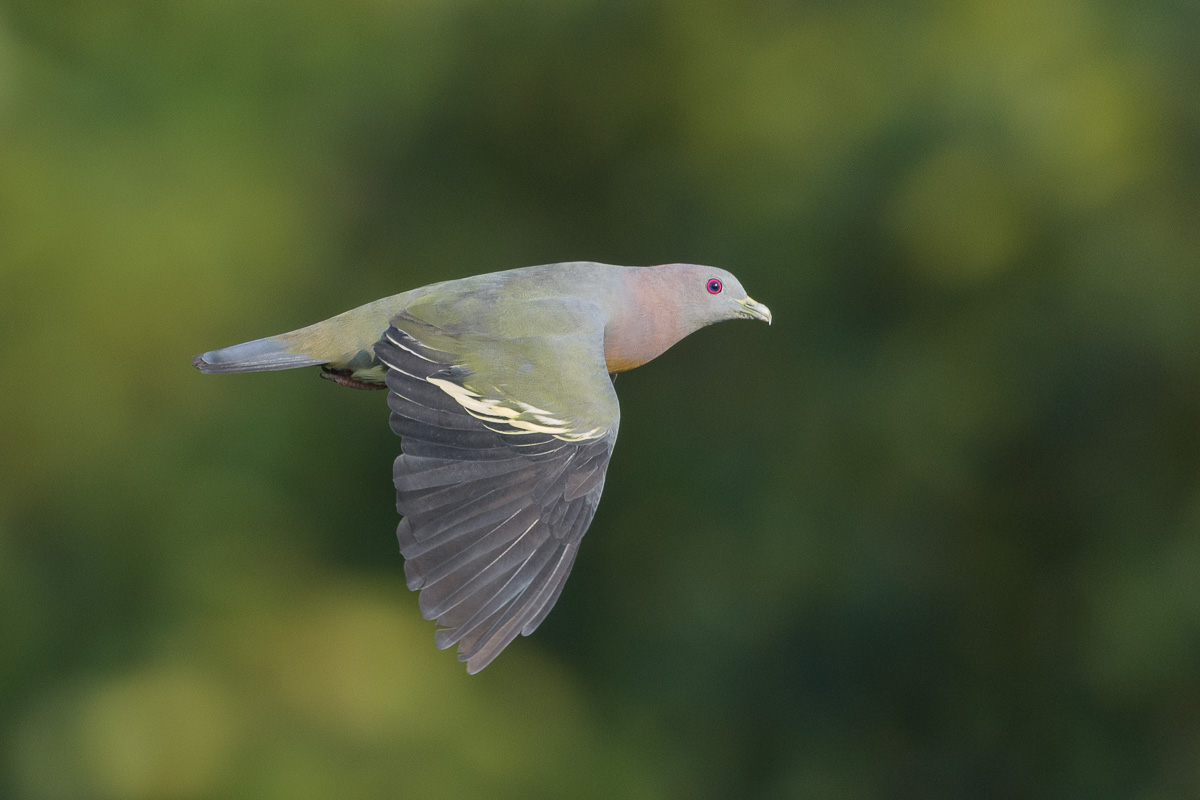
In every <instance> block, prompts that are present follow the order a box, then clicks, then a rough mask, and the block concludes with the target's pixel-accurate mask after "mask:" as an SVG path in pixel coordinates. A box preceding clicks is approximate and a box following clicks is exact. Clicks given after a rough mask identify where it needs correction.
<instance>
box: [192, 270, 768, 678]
mask: <svg viewBox="0 0 1200 800" xmlns="http://www.w3.org/2000/svg"><path fill="white" fill-rule="evenodd" d="M739 318H744V319H753V320H761V321H763V322H766V323H768V324H770V322H771V311H770V309H768V308H767V307H766V306H765V305H763V304H762V303H759V302H757V301H755V300H753V299H752V298H751V297H750V296H749V295H748V294H746V291H745V290H744V289H743V288H742V285H741V283H739V282H738V280H737V278H735V277H734V276H733V275H732V274H731V273H729V272H728V271H726V270H724V269H719V268H716V267H710V266H704V265H699V264H662V265H658V266H650V267H622V266H616V265H611V264H600V263H594V262H588V261H575V262H566V263H558V264H545V265H541V266H534V267H523V268H519V269H510V270H505V271H501V272H492V273H488V274H483V275H476V276H473V277H467V278H462V279H458V280H450V281H444V282H441V283H434V284H431V285H428V286H424V287H421V288H417V289H413V290H411V291H407V292H403V293H401V294H397V295H393V296H391V297H385V298H383V299H381V300H376V301H374V302H371V303H367V304H366V305H363V306H359V307H358V308H355V309H353V310H350V311H347V312H345V313H343V314H339V315H337V316H335V317H332V318H330V319H327V320H325V321H323V322H318V323H316V324H314V325H310V326H308V327H306V328H300V329H298V330H294V331H291V332H289V333H283V334H279V335H277V336H268V337H266V338H263V339H256V340H254V341H250V342H245V343H243V344H237V345H233V346H231V347H226V348H223V349H219V350H211V351H209V352H207V353H202V354H200V355H198V356H196V357H195V358H194V359H193V362H192V363H193V365H194V366H195V367H196V368H198V369H199V370H200V371H201V372H204V373H238V372H259V371H268V370H283V369H293V368H298V367H320V368H321V373H320V375H321V377H323V378H326V379H328V380H331V381H334V382H335V383H337V384H340V385H342V386H347V387H351V388H355V389H386V390H387V392H388V394H387V402H388V407H389V409H390V426H391V429H392V431H393V432H395V433H396V434H398V435H399V436H400V455H399V456H398V457H397V458H396V460H395V462H394V465H393V470H392V479H393V482H394V484H395V489H396V508H397V510H398V512H399V513H400V514H401V515H402V519H401V520H400V522H399V525H398V526H397V529H396V537H397V539H398V541H399V544H400V553H401V555H402V556H403V557H404V573H405V579H406V583H407V585H408V588H409V589H411V590H413V591H417V592H419V595H418V605H419V607H420V610H421V615H422V616H423V617H424V618H425V619H427V620H436V621H437V625H438V626H439V627H438V629H437V631H436V633H435V644H436V646H437V647H438V648H439V649H446V648H448V647H451V646H453V645H456V644H457V645H458V659H459V660H460V661H464V662H466V667H467V672H468V673H470V674H474V673H477V672H479V671H480V670H482V669H483V668H484V667H486V666H487V665H488V664H490V663H491V662H492V660H493V659H495V658H496V656H497V655H499V654H500V652H501V651H502V650H504V648H505V647H507V646H508V645H509V644H510V643H511V642H512V641H513V640H514V639H515V638H516V637H517V636H518V635H525V636H528V635H529V634H531V633H533V631H534V629H536V628H537V627H538V625H540V624H541V622H542V620H544V619H545V618H546V615H547V614H548V613H549V612H550V609H551V608H552V607H553V606H554V604H555V602H556V601H557V600H558V598H559V595H560V593H561V592H562V589H563V585H564V583H565V581H566V579H567V575H568V573H569V572H570V571H571V567H572V565H573V564H574V561H575V556H576V554H577V552H578V550H579V545H580V541H581V540H582V538H583V535H584V533H585V532H586V531H587V529H588V526H589V525H590V524H591V522H592V517H593V516H594V515H595V513H596V506H597V504H598V503H599V502H600V494H601V491H602V490H603V488H604V478H605V474H606V472H607V469H608V464H609V459H610V457H611V456H612V452H613V446H614V445H615V443H616V440H617V428H618V425H619V422H620V406H619V405H618V402H617V394H616V391H615V387H614V382H615V380H616V375H617V374H619V373H621V372H625V371H627V370H630V369H633V368H635V367H638V366H641V365H642V364H645V363H646V362H648V361H650V360H652V359H654V358H655V357H657V356H659V355H661V354H662V353H663V352H665V351H666V350H667V349H668V348H670V347H671V346H672V345H674V344H675V343H676V342H678V341H679V340H681V339H683V338H684V337H685V336H687V335H689V334H691V333H693V332H694V331H697V330H699V329H700V328H703V327H705V326H707V325H710V324H713V323H716V322H720V321H722V320H728V319H739Z"/></svg>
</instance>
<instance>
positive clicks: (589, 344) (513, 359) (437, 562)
mask: <svg viewBox="0 0 1200 800" xmlns="http://www.w3.org/2000/svg"><path fill="white" fill-rule="evenodd" d="M581 322H586V320H583V321H581ZM591 327H593V326H591V325H590V324H581V326H580V329H579V332H578V333H576V334H574V335H573V336H571V337H569V338H570V341H563V339H562V337H558V338H557V339H556V340H555V341H551V342H549V343H546V342H542V343H541V344H535V345H534V347H533V350H532V351H531V350H530V349H529V348H528V347H524V348H521V352H520V353H519V354H514V353H512V352H508V351H506V350H505V349H504V347H505V344H506V343H505V342H499V341H483V340H480V338H479V337H478V336H472V337H471V338H470V339H466V338H465V337H463V336H461V335H454V334H453V333H451V332H447V331H445V330H444V329H436V330H435V329H431V327H430V326H429V324H428V323H427V322H424V321H422V320H418V319H416V318H415V317H412V316H409V315H407V314H405V313H402V314H400V315H398V316H397V317H395V318H393V320H392V325H391V327H390V328H389V329H388V331H387V334H386V335H385V336H384V338H383V339H381V340H380V341H379V343H378V344H376V345H375V353H376V356H377V357H378V358H379V360H380V361H381V362H382V363H383V364H384V365H385V366H386V368H387V376H386V380H387V386H388V389H389V393H388V405H389V407H390V408H391V412H392V414H391V427H392V430H393V431H395V432H396V433H397V434H399V436H400V437H401V438H402V440H403V441H402V444H401V450H402V455H400V456H399V457H398V458H397V459H396V462H395V468H394V481H395V484H396V507H397V509H398V510H399V512H400V513H401V514H403V515H404V519H403V520H401V522H400V525H399V527H398V528H397V531H396V535H397V538H398V539H399V541H400V552H401V553H402V554H403V555H404V558H405V563H404V571H405V575H406V577H407V579H408V587H409V588H410V589H413V590H419V591H420V606H421V614H422V615H423V616H424V617H425V618H426V619H436V620H437V622H438V624H439V625H441V626H442V629H441V630H439V631H438V632H437V636H436V642H437V646H438V647H439V648H443V649H444V648H446V647H450V646H451V645H453V644H456V643H457V644H458V657H459V660H460V661H466V662H467V671H468V672H470V673H475V672H478V671H479V670H481V669H483V668H484V667H486V666H487V665H488V664H489V663H490V662H491V661H492V659H494V658H495V657H496V656H497V655H498V654H499V653H500V651H501V650H503V649H504V648H505V647H506V646H507V645H508V644H509V642H511V641H512V640H513V639H515V638H516V636H517V635H518V634H522V635H525V636H528V635H529V634H530V633H532V632H533V631H534V629H535V628H537V626H538V625H539V624H540V623H541V621H542V620H543V619H544V618H545V617H546V614H548V613H549V611H550V609H551V607H553V605H554V603H555V601H556V600H558V596H559V594H560V593H561V592H562V588H563V584H564V582H565V581H566V579H567V574H568V573H569V572H570V571H571V566H572V564H573V563H574V560H575V555H576V553H577V552H578V549H579V542H580V539H581V538H582V537H583V534H584V532H585V531H586V530H587V528H588V525H589V524H591V521H592V516H593V515H594V514H595V512H596V505H597V504H598V503H599V502H600V492H601V490H602V489H603V487H604V474H605V470H606V469H607V467H608V461H609V457H610V456H611V454H612V448H613V444H614V443H615V442H616V437H617V424H618V417H619V413H618V412H617V405H616V393H615V392H614V390H613V388H612V383H611V381H610V380H609V378H608V375H607V372H606V370H605V367H604V354H603V331H602V329H601V330H600V331H595V330H589V328H591ZM433 343H436V348H437V349H435V347H434V345H433ZM451 349H453V350H455V351H458V352H451ZM481 352H482V353H484V354H485V355H486V354H489V353H490V354H491V355H492V356H493V357H492V358H491V359H490V360H488V359H486V358H485V359H484V360H482V361H481V360H480V359H479V356H480V353H481ZM465 353H470V355H469V356H467V355H465ZM526 365H529V366H526ZM509 373H513V374H509ZM539 381H540V384H538V383H537V382H539ZM514 386H515V387H518V388H519V387H521V386H525V387H530V386H536V389H537V390H536V391H533V390H531V391H530V392H529V393H530V394H534V395H536V396H537V398H538V399H537V402H536V403H534V402H532V401H526V400H524V399H522V398H521V397H519V396H514V395H513V393H512V392H513V387H514ZM597 393H603V395H604V396H603V397H599V398H598V397H596V396H595V395H596V394H597ZM580 394H585V395H587V400H588V402H573V401H578V400H580V398H579V395H580ZM555 398H557V401H558V404H559V406H560V407H559V408H554V407H551V406H553V405H554V402H555ZM581 407H582V408H586V409H588V412H587V413H583V414H582V415H581V414H580V411H579V409H580V408H581ZM596 409H600V412H601V413H597V412H596ZM606 409H611V410H608V411H606Z"/></svg>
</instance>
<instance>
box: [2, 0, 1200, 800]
mask: <svg viewBox="0 0 1200 800" xmlns="http://www.w3.org/2000/svg"><path fill="white" fill-rule="evenodd" d="M1198 8H1200V7H1198V6H1197V5H1196V4H1195V3H1194V2H1189V1H1188V0H1154V1H1152V2H1147V0H1096V1H1094V2H1084V1H1083V0H911V1H909V2H884V1H883V0H875V1H871V0H848V1H846V2H836V3H834V2H825V1H823V0H809V1H808V2H799V1H797V2H785V1H784V0H748V1H745V2H726V1H724V0H649V1H647V2H630V1H625V2H622V1H621V0H618V1H617V2H596V1H594V0H553V2H549V1H547V2H537V1H535V0H438V1H437V2H435V1H434V0H420V1H418V2H409V1H408V0H345V1H343V2H335V3H321V2H303V1H302V0H253V1H252V2H246V0H239V1H238V2H233V1H232V0H187V1H186V2H169V3H164V2H155V1H154V0H94V1H93V2H66V1H61V2H50V1H48V0H3V1H2V2H0V309H2V310H0V359H2V361H3V365H4V372H5V375H4V378H3V380H2V381H0V386H2V387H3V388H2V389H0V410H2V414H0V474H2V476H3V480H2V481H0V796H2V797H6V798H8V797H12V798H29V800H52V799H58V798H62V799H63V800H89V799H90V798H95V799H96V800H108V799H110V798H113V799H120V800H125V799H128V800H193V799H197V800H198V799H202V798H247V799H249V798H254V799H256V800H257V799H258V798H266V799H268V800H270V799H271V798H279V800H293V799H299V800H304V799H305V798H314V799H315V798H331V797H348V798H366V799H369V798H407V797H446V798H453V797H486V798H536V797H578V798H587V797H592V798H613V797H631V798H726V797H762V798H830V799H832V800H841V799H842V798H845V799H847V800H857V799H860V798H861V799H864V800H865V799H873V798H973V799H975V798H983V799H985V800H986V799H988V798H1066V797H1088V798H1133V799H1134V800H1166V799H1167V798H1193V797H1197V796H1200V582H1198V581H1197V575H1198V574H1200V491H1198V490H1200V482H1198V480H1197V475H1198V468H1200V321H1198V319H1197V314H1196V309H1197V303H1198V302H1200V268H1198V267H1200V48H1198V47H1197V31H1200V11H1198ZM576 259H589V260H597V261H605V262H609V263H619V264H654V263H661V262H668V261H693V262H700V263H711V264H717V265H720V266H723V267H727V268H729V269H731V270H732V271H734V272H735V273H737V274H738V275H739V277H740V278H741V279H742V281H743V283H744V284H745V285H746V286H747V287H748V288H749V291H750V292H751V294H753V295H754V296H755V297H757V298H758V299H760V300H762V301H764V302H766V303H767V304H769V305H770V306H771V308H772V309H773V310H774V312H775V319H776V322H775V325H774V326H773V327H771V328H767V327H766V326H762V325H751V324H749V323H730V324H723V325H720V326H717V327H715V328H712V329H708V330H705V331H702V332H700V333H698V334H696V335H695V336H693V337H691V338H690V339H688V340H686V341H685V342H683V343H682V344H680V345H679V346H677V347H676V348H675V349H674V350H673V351H672V352H670V353H669V354H668V355H667V356H666V357H664V358H662V359H661V360H660V361H658V362H655V363H654V364H652V365H651V366H649V367H648V368H645V369H642V370H639V371H636V372H633V373H631V374H628V375H626V376H624V377H622V379H621V381H620V382H619V384H618V390H619V393H620V395H621V399H622V404H623V412H624V413H623V420H622V431H621V441H620V444H619V445H618V448H617V451H616V455H615V459H614V462H613V464H612V469H611V471H610V473H609V479H608V484H607V489H606V492H605V499H604V502H603V503H602V504H601V507H600V512H599V514H598V516H597V518H596V521H595V524H594V525H593V527H592V530H591V533H590V534H589V535H588V537H587V540H586V544H585V545H584V547H583V553H582V556H581V558H580V559H579V561H578V563H577V566H576V568H575V571H574V575H573V576H572V578H571V580H570V581H569V583H568V585H567V589H566V592H565V593H564V594H563V597H562V599H561V601H560V602H559V604H558V607H557V608H556V610H555V611H554V613H553V614H551V615H550V617H549V618H548V620H547V622H546V623H545V624H544V625H543V626H542V628H541V629H540V630H539V631H538V632H537V634H536V635H535V636H534V637H532V638H530V639H521V640H519V641H518V642H516V643H515V644H514V645H512V646H511V647H510V648H509V650H508V651H506V652H505V654H504V655H503V656H502V657H501V658H500V659H499V660H498V661H497V662H496V663H495V664H494V665H493V666H491V667H490V668H488V669H487V670H486V671H484V672H483V673H481V674H480V675H478V676H475V677H468V676H467V675H466V674H465V672H464V670H463V668H462V666H461V665H459V664H458V663H457V662H456V661H455V659H454V655H453V654H452V653H450V652H438V651H436V650H435V649H434V647H433V630H434V629H433V625H432V623H427V622H424V621H422V620H421V619H420V616H419V613H418V610H417V604H416V598H415V596H414V595H411V594H409V593H408V592H407V591H405V589H404V582H403V577H402V562H401V559H400V557H399V555H398V553H397V548H396V542H395V539H394V535H393V534H394V526H395V523H396V521H397V520H396V516H395V511H394V507H393V502H394V498H393V494H392V487H391V484H390V468H389V467H390V462H391V459H392V458H393V457H394V455H395V454H396V453H397V447H398V441H397V440H396V439H394V438H393V437H392V435H391V434H390V432H389V431H388V427H387V412H386V408H385V404H384V402H383V401H384V398H383V397H382V395H381V394H377V393H368V392H353V391H348V390H345V389H341V388H339V387H335V386H334V385H332V384H329V383H326V382H322V381H319V380H317V378H316V376H315V375H314V374H313V372H312V371H299V372H288V373H273V374H263V375H244V376H212V377H209V376H201V375H200V374H199V373H197V372H196V371H195V370H193V369H192V368H191V366H190V360H191V357H192V356H193V355H194V354H195V353H197V352H200V351H203V350H207V349H211V348H214V347H218V346H224V345H228V344H233V343H235V342H239V341H243V340H246V339H251V338H256V337H259V336H263V335H268V334H273V333H277V332H280V331H284V330H289V329H292V328H295V327H299V326H301V325H305V324H308V323H310V322H313V321H315V320H318V319H322V318H325V317H327V316H330V315H332V314H334V313H337V312H340V311H343V310H345V309H347V308H351V307H353V306H356V305H359V304H361V303H363V302H366V301H369V300H372V299H375V298H377V297H381V296H384V295H388V294H393V293H396V292H399V291H402V290H405V289H408V288H412V287H415V286H419V285H422V284H425V283H429V282H432V281H435V280H442V279H448V278H454V277H460V276H465V275H469V274H475V273H479V272H487V271H493V270H499V269H506V268H510V267H517V266H524V265H528V264H539V263H548V262H554V261H562V260H576Z"/></svg>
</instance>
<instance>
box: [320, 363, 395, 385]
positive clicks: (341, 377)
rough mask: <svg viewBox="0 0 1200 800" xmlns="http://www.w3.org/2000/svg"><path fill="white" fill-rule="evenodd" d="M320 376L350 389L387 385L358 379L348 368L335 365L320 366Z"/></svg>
mask: <svg viewBox="0 0 1200 800" xmlns="http://www.w3.org/2000/svg"><path fill="white" fill-rule="evenodd" d="M321 377H322V378H324V379H325V380H327V381H333V382H334V383H336V384H338V385H339V386H346V387H349V388H351V389H386V388H387V386H385V385H383V384H380V383H367V382H366V381H360V380H359V379H358V378H355V377H352V374H351V371H350V370H348V369H337V368H335V367H321Z"/></svg>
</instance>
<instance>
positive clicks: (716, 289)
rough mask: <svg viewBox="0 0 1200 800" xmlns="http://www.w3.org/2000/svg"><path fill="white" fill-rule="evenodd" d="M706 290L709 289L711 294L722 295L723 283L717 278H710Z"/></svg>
mask: <svg viewBox="0 0 1200 800" xmlns="http://www.w3.org/2000/svg"><path fill="white" fill-rule="evenodd" d="M706 288H707V289H708V293H709V294H720V293H721V289H722V288H724V287H723V286H722V285H721V281H720V280H718V279H717V278H709V279H708V285H707V287H706Z"/></svg>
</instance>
